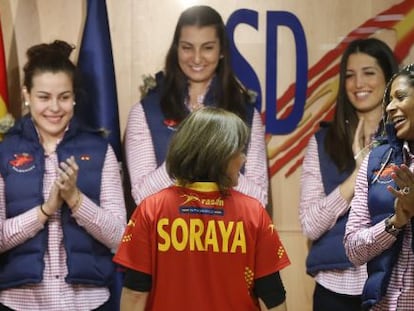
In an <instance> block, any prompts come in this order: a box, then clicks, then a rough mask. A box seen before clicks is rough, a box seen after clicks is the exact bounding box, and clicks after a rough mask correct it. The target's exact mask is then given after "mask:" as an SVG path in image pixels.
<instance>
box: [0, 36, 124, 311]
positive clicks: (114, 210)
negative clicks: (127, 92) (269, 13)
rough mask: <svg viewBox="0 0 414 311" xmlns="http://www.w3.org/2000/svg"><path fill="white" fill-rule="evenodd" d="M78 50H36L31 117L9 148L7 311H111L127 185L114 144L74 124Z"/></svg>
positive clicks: (56, 46)
mask: <svg viewBox="0 0 414 311" xmlns="http://www.w3.org/2000/svg"><path fill="white" fill-rule="evenodd" d="M72 50H73V47H72V46H71V45H69V44H68V43H66V42H64V41H54V42H52V43H50V44H39V45H35V46H33V47H31V48H29V50H28V51H27V57H28V61H27V63H26V65H25V66H24V81H23V85H24V87H23V96H24V99H25V101H26V103H25V105H27V107H28V109H29V114H28V115H26V116H24V117H22V118H21V119H20V120H18V122H17V123H16V125H15V126H14V127H13V128H12V129H11V130H10V131H9V132H8V133H7V135H6V136H5V138H4V140H3V141H2V143H1V144H0V176H1V177H0V197H1V199H0V224H1V226H2V230H0V262H1V267H0V280H1V282H0V310H2V311H3V310H64V309H69V310H100V311H105V310H109V309H111V306H110V305H109V303H108V302H107V301H108V299H109V295H110V293H109V284H111V283H112V279H113V276H114V275H115V274H114V271H115V266H114V264H113V262H112V252H111V249H115V248H116V247H117V246H118V243H119V242H120V241H121V237H122V233H123V230H124V226H125V222H126V211H125V203H124V196H123V190H122V188H121V185H122V183H121V176H120V173H119V167H118V162H117V160H116V157H115V154H114V151H113V150H112V148H111V146H110V145H109V144H108V142H107V141H106V140H105V139H104V138H103V137H102V136H101V135H99V133H98V131H91V130H90V129H87V128H85V127H84V126H83V125H81V124H79V123H78V122H77V120H76V118H75V117H74V113H73V106H74V103H75V102H74V100H75V94H76V92H77V86H78V83H77V74H76V72H77V69H76V67H75V65H74V64H73V63H72V62H71V60H70V59H69V55H70V54H71V52H72ZM85 172H87V173H85ZM60 295H63V296H65V299H56V297H58V296H60Z"/></svg>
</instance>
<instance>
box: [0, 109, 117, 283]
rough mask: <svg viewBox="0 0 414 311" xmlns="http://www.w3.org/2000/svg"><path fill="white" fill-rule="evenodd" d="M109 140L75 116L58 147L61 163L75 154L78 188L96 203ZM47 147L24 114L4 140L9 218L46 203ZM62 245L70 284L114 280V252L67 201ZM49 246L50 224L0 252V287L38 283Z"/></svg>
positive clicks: (0, 149) (0, 167)
mask: <svg viewBox="0 0 414 311" xmlns="http://www.w3.org/2000/svg"><path fill="white" fill-rule="evenodd" d="M107 148H108V143H107V142H106V141H105V140H104V139H103V138H102V137H100V136H98V135H96V134H93V133H88V132H85V131H82V130H80V128H79V127H78V125H77V123H76V121H75V120H72V122H71V124H70V127H69V130H68V131H67V132H66V133H65V136H64V138H63V140H62V142H61V143H60V144H59V145H58V148H57V150H56V152H57V154H58V158H59V161H64V160H65V159H67V158H68V157H70V156H71V155H74V156H75V159H76V162H77V164H78V165H79V175H78V180H77V183H78V187H79V189H80V190H81V191H82V192H83V193H84V194H85V195H86V196H88V197H89V198H90V199H92V200H93V201H94V202H95V203H96V204H98V205H99V202H100V188H101V177H102V176H101V174H102V168H103V163H104V160H105V155H106V151H107ZM44 161H45V160H44V151H43V148H42V147H41V144H40V143H39V140H38V135H37V132H36V130H35V128H34V125H33V122H32V120H31V119H30V118H29V117H24V118H22V119H21V120H20V121H19V122H18V123H17V124H16V126H15V127H14V128H13V129H11V130H10V132H9V134H8V135H7V136H6V138H5V139H4V140H3V142H2V143H1V144H0V173H1V175H2V177H3V180H4V183H5V196H6V218H11V217H14V216H17V215H19V214H22V213H24V212H25V211H27V210H30V209H32V208H33V206H36V205H40V204H41V203H43V190H42V189H43V175H44ZM61 212H62V219H61V220H62V228H63V236H64V238H63V243H64V247H65V250H66V253H67V266H68V275H67V276H66V279H65V280H66V282H68V283H74V284H91V285H96V286H106V285H108V284H109V283H110V282H111V280H112V275H113V271H114V264H113V263H112V254H111V251H110V250H109V249H108V248H107V247H106V246H104V245H103V244H101V243H100V242H99V241H97V240H95V239H94V238H93V237H92V236H91V235H90V234H88V233H87V232H86V230H85V229H84V228H82V227H80V226H79V225H77V223H76V221H75V220H74V218H73V217H71V211H70V209H69V208H68V207H67V206H66V205H64V206H62V208H61ZM47 245H48V226H45V228H44V229H43V230H41V231H40V232H39V233H38V234H37V235H36V236H34V237H33V238H31V239H29V240H27V241H26V242H24V243H23V244H20V245H18V246H16V247H14V248H13V249H10V250H8V251H6V252H4V253H2V254H0V289H6V288H11V287H16V286H21V285H24V284H29V283H39V282H41V280H42V278H43V270H44V261H43V256H44V253H45V251H46V249H47Z"/></svg>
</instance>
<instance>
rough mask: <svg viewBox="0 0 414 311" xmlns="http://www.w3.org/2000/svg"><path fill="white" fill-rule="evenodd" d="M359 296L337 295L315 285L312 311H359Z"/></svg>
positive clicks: (360, 308)
mask: <svg viewBox="0 0 414 311" xmlns="http://www.w3.org/2000/svg"><path fill="white" fill-rule="evenodd" d="M361 303H362V301H361V296H350V295H344V294H338V293H335V292H332V291H330V290H329V289H326V288H325V287H323V286H321V285H319V284H318V283H316V286H315V291H314V292H313V311H332V310H334V311H361V310H362V307H361Z"/></svg>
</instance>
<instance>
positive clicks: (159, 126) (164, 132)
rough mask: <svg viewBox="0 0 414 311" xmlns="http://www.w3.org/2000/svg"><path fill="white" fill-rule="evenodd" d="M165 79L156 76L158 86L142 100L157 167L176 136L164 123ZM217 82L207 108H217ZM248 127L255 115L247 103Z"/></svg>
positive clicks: (213, 84) (210, 91)
mask: <svg viewBox="0 0 414 311" xmlns="http://www.w3.org/2000/svg"><path fill="white" fill-rule="evenodd" d="M163 80H164V77H163V75H162V73H161V72H159V73H158V74H157V75H156V81H157V86H156V88H154V89H152V90H150V91H149V92H148V93H147V95H146V96H145V98H143V99H142V101H141V103H142V107H143V108H144V112H145V118H146V120H147V124H148V128H149V130H150V132H151V137H152V141H153V146H154V151H155V156H156V159H157V165H158V166H160V165H161V164H162V163H163V162H164V161H165V158H166V156H167V150H168V145H169V143H170V140H171V137H172V135H173V134H174V131H175V128H174V127H171V126H168V125H166V124H165V123H164V121H165V118H164V115H163V113H162V110H161V94H162V90H163ZM214 89H215V80H213V81H212V83H211V85H210V88H209V90H208V92H207V94H206V96H205V98H204V105H205V106H215V105H216V103H215V95H214V93H215V92H214ZM246 112H247V125H248V126H249V127H251V123H252V120H253V114H254V104H250V103H246Z"/></svg>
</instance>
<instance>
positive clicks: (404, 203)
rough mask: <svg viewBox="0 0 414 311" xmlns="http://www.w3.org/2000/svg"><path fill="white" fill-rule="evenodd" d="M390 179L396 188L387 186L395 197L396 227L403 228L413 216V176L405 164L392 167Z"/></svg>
mask: <svg viewBox="0 0 414 311" xmlns="http://www.w3.org/2000/svg"><path fill="white" fill-rule="evenodd" d="M391 177H392V179H393V180H394V181H395V183H396V184H397V186H398V189H397V188H394V187H392V186H388V187H387V189H388V191H389V192H391V193H392V194H393V195H394V196H395V197H396V199H395V204H394V208H395V216H396V222H398V225H400V226H403V225H405V224H407V223H408V221H409V220H410V219H411V218H412V217H413V216H414V174H413V173H412V172H411V171H410V169H409V167H408V166H407V165H405V164H401V166H399V167H398V166H397V165H395V166H393V172H392V173H391Z"/></svg>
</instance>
